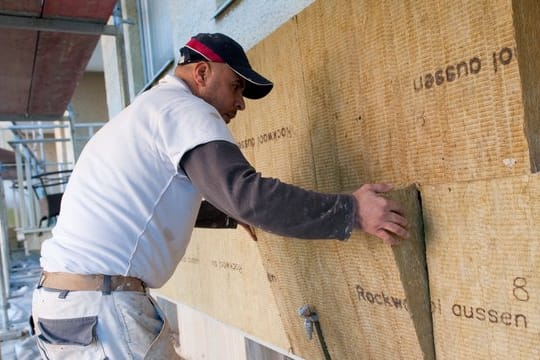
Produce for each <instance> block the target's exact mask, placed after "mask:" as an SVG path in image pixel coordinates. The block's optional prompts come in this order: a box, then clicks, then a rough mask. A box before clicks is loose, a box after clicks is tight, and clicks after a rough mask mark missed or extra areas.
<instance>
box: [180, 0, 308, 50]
mask: <svg viewBox="0 0 540 360" xmlns="http://www.w3.org/2000/svg"><path fill="white" fill-rule="evenodd" d="M313 2H314V0H236V1H234V2H233V3H232V5H231V6H230V7H229V8H227V10H225V12H223V13H222V14H221V15H220V16H218V17H217V18H216V19H214V18H213V15H214V13H215V11H216V1H215V0H196V1H194V0H169V13H170V14H171V22H172V24H173V39H174V41H175V48H176V50H177V51H178V49H179V48H180V47H181V46H182V45H183V44H184V43H185V42H186V41H187V40H189V38H190V37H191V36H192V35H195V34H197V33H199V32H222V33H224V34H227V35H229V36H230V37H232V38H234V39H235V40H236V41H238V42H239V43H240V44H241V45H242V46H243V47H244V49H245V50H246V51H247V50H249V49H250V48H251V47H253V46H254V45H256V44H257V43H258V42H259V41H261V40H262V39H264V38H265V37H266V36H268V35H269V34H270V33H272V32H273V31H274V30H276V29H277V28H278V27H279V26H280V25H281V24H283V23H284V22H286V21H287V20H289V19H290V18H291V17H293V16H294V15H296V14H298V13H299V12H300V11H302V10H303V9H304V8H305V7H307V6H308V5H310V4H311V3H313Z"/></svg>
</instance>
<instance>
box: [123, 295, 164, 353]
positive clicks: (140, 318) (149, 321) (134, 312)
mask: <svg viewBox="0 0 540 360" xmlns="http://www.w3.org/2000/svg"><path fill="white" fill-rule="evenodd" d="M113 296H114V297H115V304H116V309H117V311H118V314H119V315H120V319H121V320H122V328H123V331H124V337H125V339H126V341H127V345H128V347H129V349H130V352H131V353H132V354H133V357H134V358H135V359H142V358H144V354H145V353H146V351H147V350H148V348H149V347H150V345H151V344H152V342H153V341H154V340H155V339H156V337H157V336H158V335H159V333H160V331H161V329H162V327H163V319H162V318H161V317H160V316H159V313H158V312H157V311H156V308H155V307H154V304H153V303H152V302H151V301H150V299H149V297H148V295H146V294H145V293H137V292H129V291H126V292H120V291H119V292H116V293H114V292H113Z"/></svg>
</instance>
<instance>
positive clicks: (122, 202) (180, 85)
mask: <svg viewBox="0 0 540 360" xmlns="http://www.w3.org/2000/svg"><path fill="white" fill-rule="evenodd" d="M272 86H273V84H272V83H271V82H270V81H269V80H267V79H266V78H265V77H263V76H261V75H260V74H258V73H257V72H255V71H254V70H253V69H252V68H251V66H250V64H249V62H248V59H247V57H246V54H245V53H244V51H243V49H242V47H241V46H240V45H239V44H238V43H237V42H235V41H234V40H233V39H231V38H229V37H227V36H226V35H223V34H198V35H197V36H194V37H192V38H191V39H190V40H189V41H188V42H187V44H186V45H185V46H184V47H182V49H181V50H180V59H179V62H178V65H177V66H176V68H175V70H174V76H166V77H165V78H164V79H163V80H162V81H161V82H160V83H159V85H158V86H156V87H154V88H153V89H151V90H149V91H147V92H145V93H143V94H141V95H140V96H139V97H137V98H136V99H135V100H134V102H133V103H132V104H131V105H129V106H128V107H127V108H126V109H124V110H123V111H122V112H121V113H120V114H119V115H118V116H116V117H115V118H114V119H112V120H111V121H110V122H108V123H107V124H106V125H105V126H104V127H103V128H102V129H101V130H100V131H98V133H97V134H96V135H95V136H94V137H93V138H92V139H91V140H90V141H89V142H88V144H87V145H86V147H85V148H84V150H83V152H82V154H81V156H80V158H79V160H78V162H77V164H76V166H75V168H74V170H73V173H72V175H71V178H70V181H69V183H68V185H67V188H66V191H65V193H64V196H63V200H62V206H61V211H60V215H59V218H58V222H57V224H56V227H55V228H54V229H53V232H52V233H53V235H52V238H51V239H49V240H47V241H45V243H44V244H43V247H42V253H41V266H42V268H43V275H42V277H41V280H40V282H39V285H38V288H37V289H36V290H35V292H34V297H33V307H32V313H33V321H34V325H35V330H36V334H37V339H38V340H37V341H38V345H39V348H40V351H41V353H42V355H43V356H44V357H46V358H48V359H64V358H70V359H71V358H74V359H79V360H80V359H105V358H107V359H143V358H144V359H175V358H178V357H177V355H176V353H175V350H174V347H173V344H172V341H171V336H170V331H169V328H168V325H167V321H166V320H165V318H164V316H163V314H162V312H161V311H160V309H159V308H158V307H157V306H156V304H155V302H154V300H153V299H152V297H151V296H150V295H149V294H148V288H159V287H160V286H162V285H163V284H164V283H165V282H166V281H167V280H168V279H169V277H170V276H171V274H172V273H173V272H174V270H175V268H176V266H177V264H178V263H179V261H180V259H181V258H182V256H183V255H184V252H185V250H186V247H187V245H188V243H189V240H190V236H191V232H192V229H193V226H194V224H195V223H196V221H197V215H198V213H199V209H200V205H201V199H202V198H204V199H206V201H207V202H208V203H209V204H212V205H213V206H214V207H215V208H214V209H216V208H217V209H219V212H217V211H215V212H214V213H218V214H222V216H223V217H224V218H226V219H227V220H231V219H235V221H238V223H240V224H241V225H243V226H245V227H246V229H248V230H251V227H250V226H254V227H256V228H259V229H262V230H264V231H268V232H271V233H275V234H279V235H283V236H288V237H294V238H302V239H340V240H345V239H347V238H349V236H350V235H351V232H352V231H353V229H355V228H358V229H362V230H363V231H365V232H367V233H369V234H373V235H375V236H377V237H379V238H381V239H382V240H383V241H385V242H386V243H388V244H395V243H397V241H398V239H399V238H406V237H408V231H407V220H406V219H405V218H404V217H403V216H402V211H401V209H400V205H399V204H397V203H395V202H393V201H391V200H389V199H387V198H386V197H384V196H383V195H382V193H384V192H387V191H389V190H391V186H389V185H386V184H368V185H363V186H362V187H360V188H359V189H358V190H356V191H354V192H353V193H352V194H325V193H318V192H314V191H309V190H305V189H302V188H299V187H296V186H293V185H289V184H285V183H283V182H281V181H279V180H277V179H274V178H266V177H263V176H262V175H261V174H260V173H258V172H256V170H255V169H254V168H253V167H252V166H251V165H250V164H249V163H248V161H247V160H246V159H245V158H244V156H243V155H242V152H241V151H240V149H239V148H238V146H237V145H236V143H235V141H234V139H233V137H232V135H231V133H230V131H229V129H228V127H227V126H226V124H228V123H229V122H230V121H231V120H232V119H233V118H234V117H235V116H236V114H237V112H238V111H242V110H244V108H245V103H244V97H246V98H250V99H260V98H263V97H264V96H266V95H267V94H268V93H269V92H270V91H271V89H272ZM201 209H202V208H201ZM201 212H202V211H201ZM225 214H226V215H225ZM216 222H219V219H217V220H216ZM252 234H253V233H252Z"/></svg>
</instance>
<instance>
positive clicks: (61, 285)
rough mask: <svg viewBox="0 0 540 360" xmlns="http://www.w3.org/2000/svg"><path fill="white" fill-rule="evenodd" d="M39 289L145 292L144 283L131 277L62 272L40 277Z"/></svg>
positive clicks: (43, 274) (44, 274)
mask: <svg viewBox="0 0 540 360" xmlns="http://www.w3.org/2000/svg"><path fill="white" fill-rule="evenodd" d="M39 286H40V287H45V288H49V289H55V290H65V291H102V292H104V293H110V292H111V291H140V292H145V290H146V285H145V283H144V282H143V281H142V280H140V279H137V278H135V277H131V276H120V275H81V274H71V273H64V272H46V271H44V272H43V273H42V275H41V279H40V282H39Z"/></svg>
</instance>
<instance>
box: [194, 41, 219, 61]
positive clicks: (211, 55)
mask: <svg viewBox="0 0 540 360" xmlns="http://www.w3.org/2000/svg"><path fill="white" fill-rule="evenodd" d="M186 46H187V47H188V48H190V49H193V50H195V51H197V52H198V53H200V54H201V55H202V56H204V57H205V58H207V59H208V60H210V61H214V62H221V63H222V62H225V61H223V59H222V58H221V56H219V55H218V54H216V53H215V52H214V50H212V49H210V48H209V47H208V46H206V45H204V44H203V43H202V42H200V41H199V40H197V39H191V40H189V41H188V43H187V44H186Z"/></svg>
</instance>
